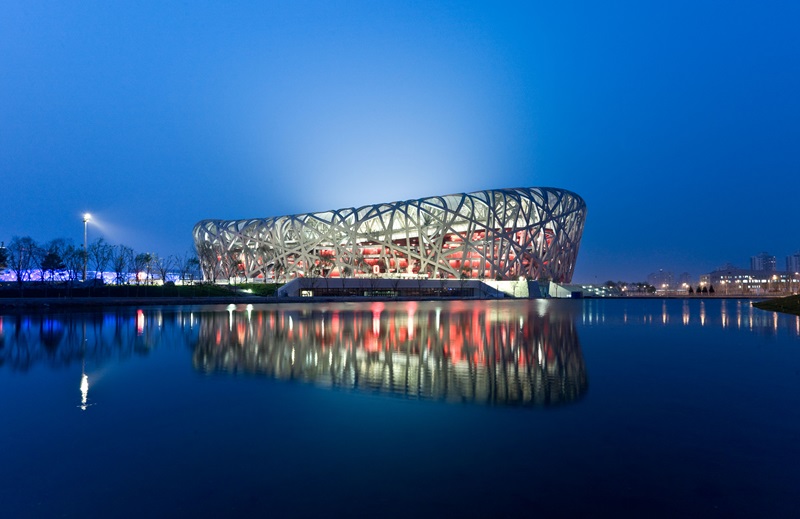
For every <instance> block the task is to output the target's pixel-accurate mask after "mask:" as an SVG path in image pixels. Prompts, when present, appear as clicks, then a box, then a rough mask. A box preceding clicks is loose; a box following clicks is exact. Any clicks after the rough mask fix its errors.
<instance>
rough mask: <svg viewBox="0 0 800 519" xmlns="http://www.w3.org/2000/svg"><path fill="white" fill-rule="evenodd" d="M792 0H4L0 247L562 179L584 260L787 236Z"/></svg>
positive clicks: (605, 274) (640, 263) (615, 265)
mask: <svg viewBox="0 0 800 519" xmlns="http://www.w3.org/2000/svg"><path fill="white" fill-rule="evenodd" d="M798 14H800V6H797V5H796V4H793V3H788V2H786V3H781V2H772V3H767V4H759V5H755V4H753V5H750V4H746V3H745V4H735V5H733V4H732V5H726V6H725V7H724V9H722V8H721V7H720V6H719V4H717V3H715V2H691V3H689V2H676V3H670V4H669V5H641V4H640V3H637V2H621V3H615V4H614V5H613V6H609V5H596V4H593V3H588V2H586V3H582V2H578V3H574V4H569V5H566V4H561V5H548V4H546V3H543V2H541V3H540V2H534V3H513V2H508V3H501V4H496V3H491V4H489V3H480V2H470V3H449V2H443V3H435V4H430V3H424V4H420V3H416V2H399V3H398V2H369V3H367V2H363V3H362V2H341V3H338V2H332V3H331V2H308V3H303V4H294V3H292V4H271V5H265V6H262V5H258V4H251V3H247V2H240V3H234V4H232V5H228V6H216V5H213V4H210V5H192V6H191V8H187V7H182V6H179V5H169V4H167V5H164V4H162V3H158V2H144V3H137V4H126V3H118V4H114V5H97V4H81V5H69V6H67V5H52V4H47V3H43V2H36V1H26V2H16V1H11V2H7V3H6V4H5V9H4V16H3V19H2V20H0V28H1V29H2V30H0V67H2V68H3V70H4V71H6V74H4V75H3V77H2V78H1V79H0V149H2V150H3V153H0V177H2V179H3V190H4V193H10V194H12V195H13V196H6V197H4V202H5V203H4V211H3V214H2V217H0V241H6V242H7V241H8V240H10V239H11V238H12V237H13V236H15V235H17V236H25V235H29V236H31V237H33V238H35V239H36V240H39V241H47V240H50V239H53V238H61V237H64V238H71V239H72V240H73V242H74V243H76V244H80V243H81V242H82V238H83V224H82V215H83V213H84V212H87V211H88V212H91V213H92V215H93V219H92V221H91V222H90V224H89V239H90V241H91V240H93V239H95V238H97V237H99V236H102V237H104V238H105V239H106V240H108V241H109V242H111V243H124V244H126V245H129V246H132V247H133V248H135V249H136V250H141V251H144V250H147V251H152V252H158V253H159V254H165V255H166V254H182V253H183V252H185V251H187V250H188V249H189V248H190V247H191V246H192V236H191V232H192V227H193V225H194V223H195V222H197V221H199V220H201V219H204V218H219V219H230V220H234V219H246V218H256V217H267V216H278V215H282V214H298V213H307V212H318V211H326V210H330V209H333V208H336V207H350V206H361V205H367V204H372V203H377V202H380V201H382V200H401V199H416V198H422V197H426V196H433V195H435V194H437V193H458V192H470V191H478V190H483V189H490V188H518V187H530V186H553V187H555V186H558V187H563V188H564V189H568V190H571V191H574V192H576V193H580V194H581V196H582V197H583V198H584V200H585V201H586V204H587V207H588V214H587V219H586V227H585V230H584V234H583V239H582V241H581V248H580V252H579V254H578V258H579V259H578V261H577V264H576V267H575V274H574V279H575V281H577V282H600V283H602V282H604V281H605V280H608V279H612V280H617V279H623V280H627V281H634V280H643V279H645V278H646V276H647V275H648V273H650V272H653V271H654V270H658V269H660V268H663V269H664V270H671V271H674V272H682V271H684V270H687V271H690V272H691V273H692V275H694V276H697V275H699V274H701V273H704V272H710V271H712V270H714V269H715V268H717V267H718V266H719V265H723V264H725V263H728V262H730V263H734V264H737V265H739V266H742V267H746V266H747V263H746V262H747V261H748V260H749V258H750V257H751V256H753V255H755V254H758V253H759V252H761V251H768V252H769V253H770V254H774V255H775V256H776V257H777V258H778V267H779V269H780V267H781V266H782V264H783V261H782V260H783V258H784V257H786V256H791V255H793V254H794V253H795V252H796V251H797V250H798V249H800V242H798V239H797V236H798V235H800V233H798V232H797V231H798V224H797V219H796V217H795V215H794V214H793V205H794V202H793V197H796V195H795V194H796V192H797V190H798V188H800V181H799V180H797V179H798V177H799V175H798V173H800V171H798V156H797V153H796V150H795V143H796V142H797V141H798V138H800V127H798V125H797V124H796V121H797V120H800V103H799V102H798V100H797V96H796V92H797V91H800V34H798V33H797V31H796V30H795V28H794V23H793V21H794V20H796V19H798Z"/></svg>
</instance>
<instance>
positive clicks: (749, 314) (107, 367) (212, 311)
mask: <svg viewBox="0 0 800 519" xmlns="http://www.w3.org/2000/svg"><path fill="white" fill-rule="evenodd" d="M0 420H1V422H0V423H1V424H2V425H0V442H1V443H0V514H2V516H3V517H80V518H86V517H174V516H195V517H221V516H233V515H244V516H271V517H442V516H448V517H529V516H557V517H571V516H585V517H586V516H590V517H597V516H607V515H614V516H617V517H789V516H794V515H795V514H796V513H797V512H796V508H797V503H798V499H797V497H796V491H797V488H798V487H800V446H798V441H800V317H795V316H788V315H782V314H775V313H772V312H765V311H762V310H758V309H754V308H752V307H751V306H750V303H749V301H748V300H736V299H687V300H681V299H656V298H653V299H624V298H623V299H609V300H600V299H587V300H526V301H436V302H433V301H428V302H365V303H318V304H278V305H263V306H260V305H256V306H252V305H247V306H245V305H230V306H227V307H226V306H219V307H214V306H202V307H201V306H198V307H188V306H186V307H160V308H159V307H143V308H113V307H112V308H108V309H105V310H103V311H91V312H89V311H73V312H66V311H64V312H62V311H58V312H56V311H53V312H41V313H36V312H33V313H6V314H2V315H0Z"/></svg>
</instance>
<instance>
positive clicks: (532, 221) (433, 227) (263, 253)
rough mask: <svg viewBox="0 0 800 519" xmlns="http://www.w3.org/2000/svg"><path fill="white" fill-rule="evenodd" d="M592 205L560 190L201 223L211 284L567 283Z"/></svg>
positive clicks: (201, 250) (199, 243)
mask: <svg viewBox="0 0 800 519" xmlns="http://www.w3.org/2000/svg"><path fill="white" fill-rule="evenodd" d="M585 219H586V203H585V202H584V201H583V199H582V198H581V197H580V196H578V195H577V194H575V193H572V192H570V191H567V190H564V189H556V188H539V187H533V188H514V189H492V190H485V191H476V192H474V193H460V194H454V195H445V196H432V197H428V198H420V199H418V200H406V201H402V202H391V203H382V204H374V205H365V206H362V207H358V208H354V207H350V208H346V209H337V210H332V211H324V212H320V213H306V214H298V215H292V216H277V217H271V218H254V219H249V220H203V221H201V222H198V223H197V224H196V225H195V227H194V230H193V237H194V243H195V246H196V248H197V254H198V258H199V259H200V264H201V268H202V270H203V277H204V278H205V279H206V280H208V281H223V280H226V281H227V280H233V279H236V280H245V281H276V282H283V281H289V280H291V279H294V278H299V277H324V278H375V277H378V278H440V279H453V278H455V279H493V280H511V279H520V278H526V279H530V280H540V279H549V280H553V281H556V282H561V283H569V282H570V281H571V280H572V274H573V271H574V268H575V260H576V258H577V255H578V248H579V246H580V240H581V235H582V233H583V226H584V222H585Z"/></svg>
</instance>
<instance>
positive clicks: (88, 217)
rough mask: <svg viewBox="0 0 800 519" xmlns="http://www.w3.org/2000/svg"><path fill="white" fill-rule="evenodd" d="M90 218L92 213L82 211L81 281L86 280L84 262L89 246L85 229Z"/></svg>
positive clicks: (87, 256) (86, 259)
mask: <svg viewBox="0 0 800 519" xmlns="http://www.w3.org/2000/svg"><path fill="white" fill-rule="evenodd" d="M91 219H92V215H90V214H89V213H83V281H86V263H87V262H88V260H89V247H88V243H87V241H86V238H87V237H88V234H87V230H88V227H89V220H91Z"/></svg>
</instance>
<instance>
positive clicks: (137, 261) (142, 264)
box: [133, 252, 153, 285]
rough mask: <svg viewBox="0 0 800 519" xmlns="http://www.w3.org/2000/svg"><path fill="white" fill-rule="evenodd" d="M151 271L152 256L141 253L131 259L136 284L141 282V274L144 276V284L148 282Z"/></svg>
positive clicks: (147, 253)
mask: <svg viewBox="0 0 800 519" xmlns="http://www.w3.org/2000/svg"><path fill="white" fill-rule="evenodd" d="M152 269H153V255H152V254H150V253H149V252H142V253H140V254H137V255H136V256H134V258H133V273H134V275H135V276H136V284H137V285H138V284H139V283H140V282H141V274H144V275H145V276H144V280H145V284H147V283H148V282H149V281H150V274H151V273H152Z"/></svg>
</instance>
